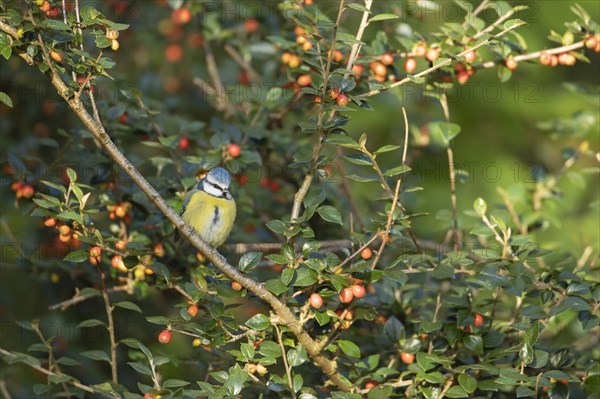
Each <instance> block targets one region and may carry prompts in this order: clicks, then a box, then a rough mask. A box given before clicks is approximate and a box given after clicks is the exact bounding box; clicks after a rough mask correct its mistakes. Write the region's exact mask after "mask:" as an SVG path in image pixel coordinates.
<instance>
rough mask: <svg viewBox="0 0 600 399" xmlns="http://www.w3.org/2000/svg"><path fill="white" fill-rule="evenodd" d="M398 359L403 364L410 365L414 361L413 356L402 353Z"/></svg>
mask: <svg viewBox="0 0 600 399" xmlns="http://www.w3.org/2000/svg"><path fill="white" fill-rule="evenodd" d="M400 359H402V362H403V363H405V364H411V363H412V362H414V361H415V355H414V354H412V353H407V352H402V353H400Z"/></svg>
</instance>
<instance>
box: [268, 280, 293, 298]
mask: <svg viewBox="0 0 600 399" xmlns="http://www.w3.org/2000/svg"><path fill="white" fill-rule="evenodd" d="M265 287H266V288H267V289H268V290H269V291H270V292H272V293H273V294H275V295H281V294H283V293H284V292H286V291H287V290H288V287H287V286H286V285H285V284H283V283H282V282H281V280H280V279H278V278H274V279H271V280H267V281H266V282H265Z"/></svg>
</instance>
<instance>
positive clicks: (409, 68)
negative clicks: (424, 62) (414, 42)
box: [404, 57, 417, 73]
mask: <svg viewBox="0 0 600 399" xmlns="http://www.w3.org/2000/svg"><path fill="white" fill-rule="evenodd" d="M404 69H405V70H406V72H408V73H412V72H414V71H415V69H417V60H415V59H414V58H412V57H411V58H407V59H406V61H404Z"/></svg>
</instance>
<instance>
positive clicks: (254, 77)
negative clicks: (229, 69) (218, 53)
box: [223, 44, 260, 82]
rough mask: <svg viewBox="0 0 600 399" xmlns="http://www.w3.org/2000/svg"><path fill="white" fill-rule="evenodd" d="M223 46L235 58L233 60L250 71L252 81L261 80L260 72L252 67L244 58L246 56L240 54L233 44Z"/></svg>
mask: <svg viewBox="0 0 600 399" xmlns="http://www.w3.org/2000/svg"><path fill="white" fill-rule="evenodd" d="M223 48H224V49H225V51H226V52H227V54H229V56H230V57H231V58H233V60H234V61H235V62H237V63H238V65H239V66H241V67H242V68H243V69H244V70H245V71H246V72H247V73H248V77H249V78H250V81H252V82H256V81H258V80H260V75H259V74H258V72H256V71H255V70H254V68H252V65H250V63H249V62H246V60H244V58H243V57H242V56H241V55H240V53H239V52H238V51H237V50H236V49H235V48H234V47H233V46H232V45H230V44H225V46H223Z"/></svg>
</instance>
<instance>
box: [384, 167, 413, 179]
mask: <svg viewBox="0 0 600 399" xmlns="http://www.w3.org/2000/svg"><path fill="white" fill-rule="evenodd" d="M408 171H410V167H408V166H406V165H400V166H396V167H395V168H392V169H388V170H386V171H385V173H384V174H383V175H384V176H388V177H389V176H396V175H399V174H401V173H406V172H408Z"/></svg>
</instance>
